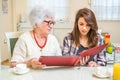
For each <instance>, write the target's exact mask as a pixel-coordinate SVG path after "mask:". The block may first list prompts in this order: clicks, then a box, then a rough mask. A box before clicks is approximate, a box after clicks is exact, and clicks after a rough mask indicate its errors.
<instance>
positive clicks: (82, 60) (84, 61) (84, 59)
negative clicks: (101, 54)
mask: <svg viewBox="0 0 120 80" xmlns="http://www.w3.org/2000/svg"><path fill="white" fill-rule="evenodd" d="M89 58H90V56H86V57H83V58H82V59H81V60H80V65H85V64H86V63H87V61H88V60H89Z"/></svg>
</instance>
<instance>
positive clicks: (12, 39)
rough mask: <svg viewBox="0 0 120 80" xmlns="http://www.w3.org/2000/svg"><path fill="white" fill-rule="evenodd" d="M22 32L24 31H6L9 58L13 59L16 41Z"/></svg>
mask: <svg viewBox="0 0 120 80" xmlns="http://www.w3.org/2000/svg"><path fill="white" fill-rule="evenodd" d="M22 33H23V32H5V36H6V41H7V47H8V54H9V59H11V56H12V54H13V49H14V46H15V43H16V41H17V40H18V38H19V36H20V35H21V34H22Z"/></svg>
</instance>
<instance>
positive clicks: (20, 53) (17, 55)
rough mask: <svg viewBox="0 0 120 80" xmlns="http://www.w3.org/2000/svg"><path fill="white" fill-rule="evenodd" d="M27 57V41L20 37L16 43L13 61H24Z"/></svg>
mask: <svg viewBox="0 0 120 80" xmlns="http://www.w3.org/2000/svg"><path fill="white" fill-rule="evenodd" d="M25 58H26V46H25V41H24V40H23V39H22V38H19V39H18V41H17V42H16V44H15V47H14V51H13V56H12V58H11V62H13V61H15V62H24V61H25Z"/></svg>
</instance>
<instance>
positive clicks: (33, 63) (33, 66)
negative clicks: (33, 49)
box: [30, 58, 46, 69]
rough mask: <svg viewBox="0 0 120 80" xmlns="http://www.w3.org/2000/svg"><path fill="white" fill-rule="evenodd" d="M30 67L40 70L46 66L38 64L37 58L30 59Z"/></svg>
mask: <svg viewBox="0 0 120 80" xmlns="http://www.w3.org/2000/svg"><path fill="white" fill-rule="evenodd" d="M30 65H31V67H32V68H33V69H41V68H43V67H45V66H46V65H43V64H42V63H41V62H39V60H38V59H37V58H34V59H31V60H30Z"/></svg>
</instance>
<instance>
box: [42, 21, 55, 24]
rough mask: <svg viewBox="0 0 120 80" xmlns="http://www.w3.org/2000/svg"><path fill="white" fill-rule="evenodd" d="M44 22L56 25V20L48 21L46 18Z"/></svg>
mask: <svg viewBox="0 0 120 80" xmlns="http://www.w3.org/2000/svg"><path fill="white" fill-rule="evenodd" d="M43 22H46V23H48V25H51V24H53V25H55V21H46V20H44V21H43Z"/></svg>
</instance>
